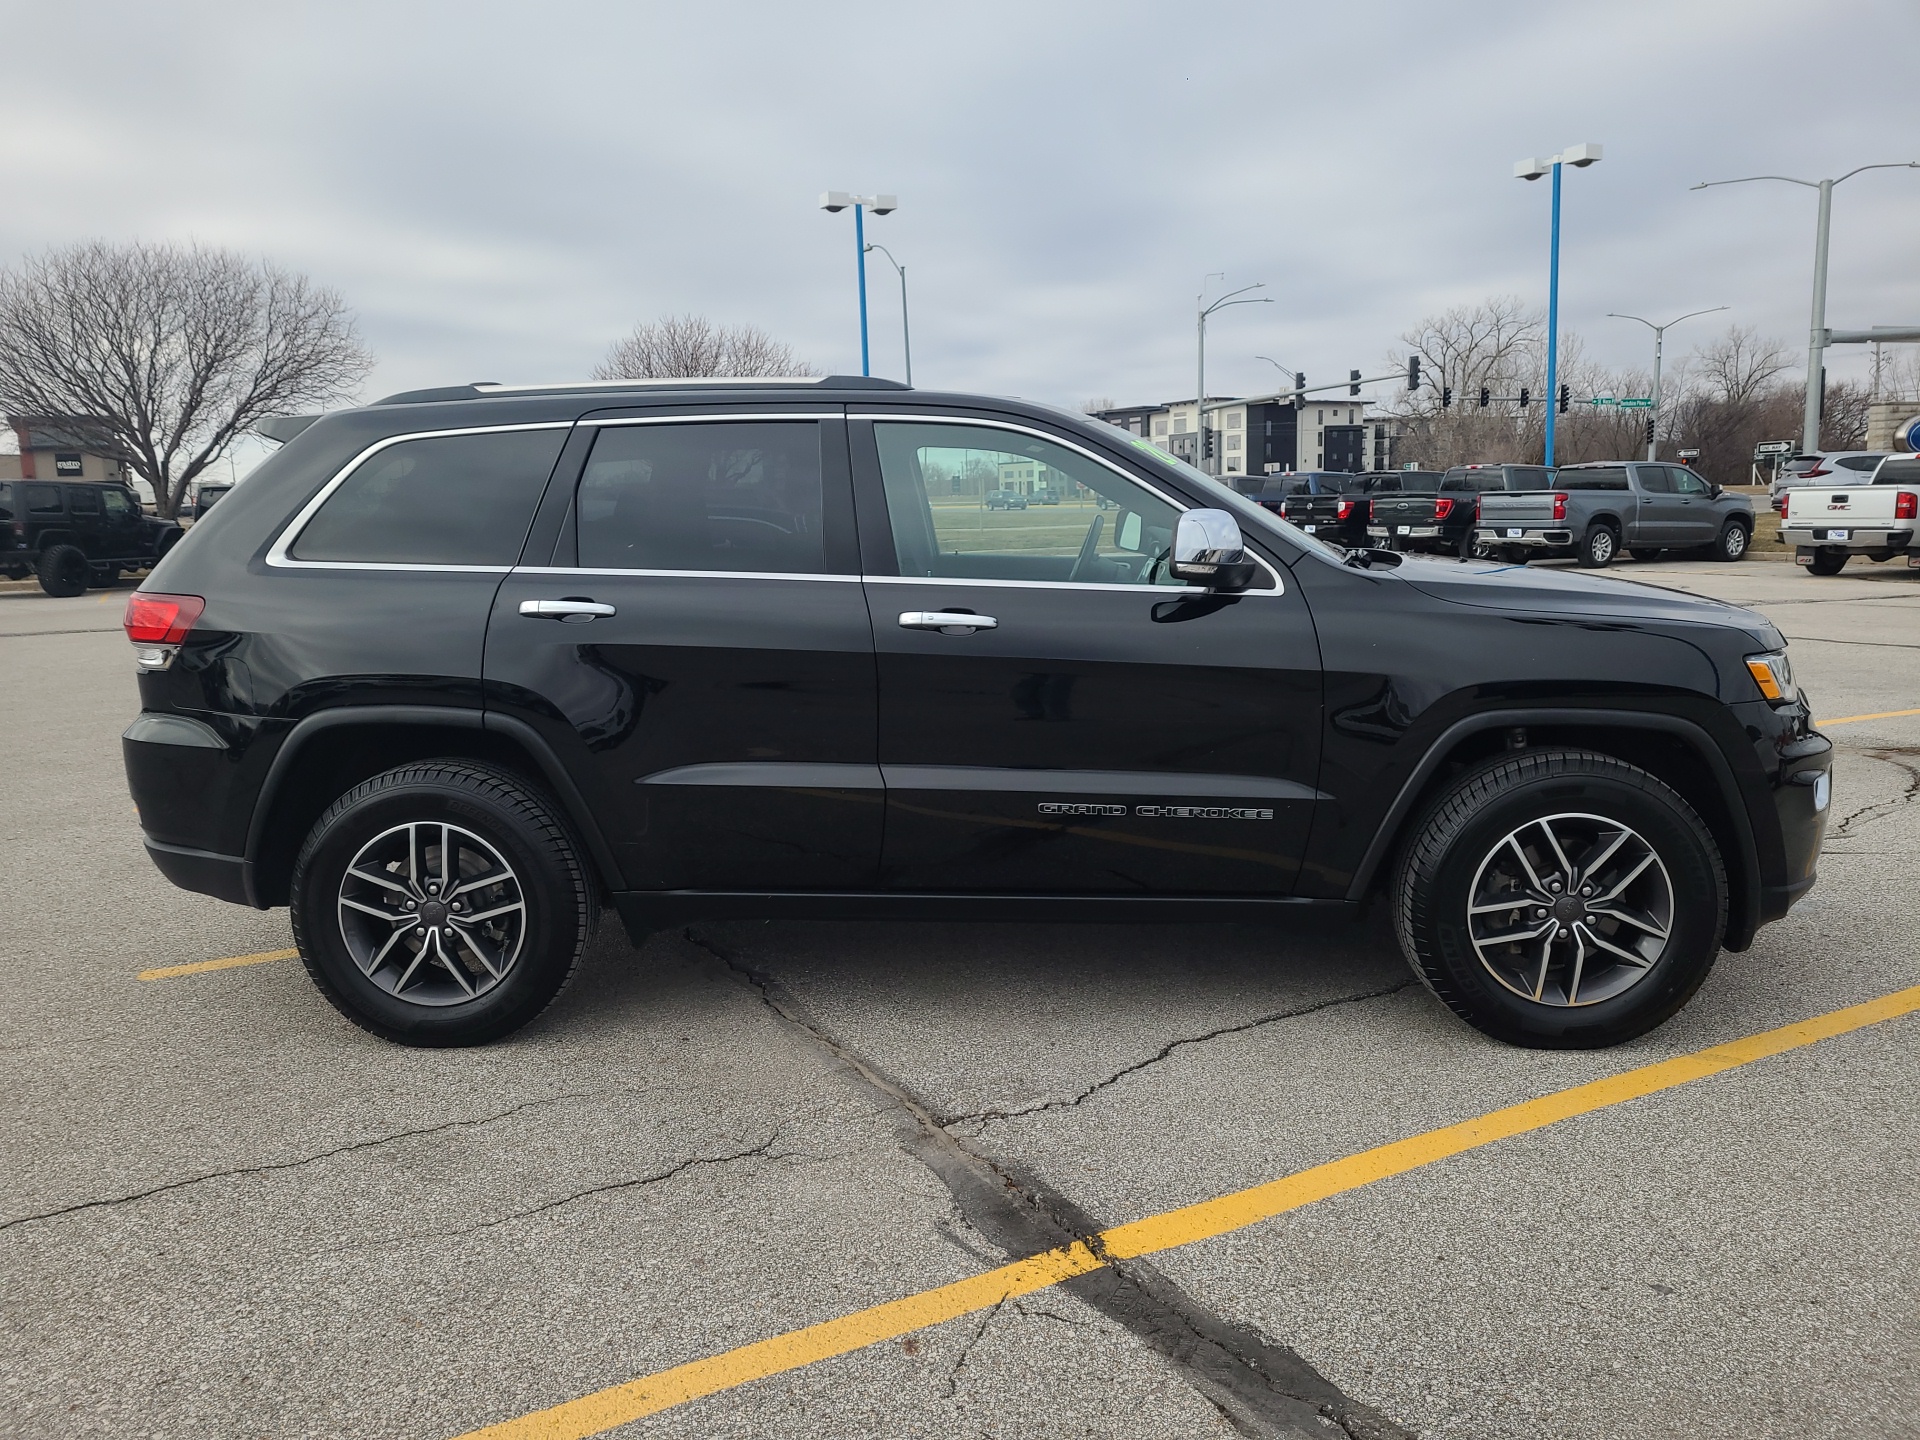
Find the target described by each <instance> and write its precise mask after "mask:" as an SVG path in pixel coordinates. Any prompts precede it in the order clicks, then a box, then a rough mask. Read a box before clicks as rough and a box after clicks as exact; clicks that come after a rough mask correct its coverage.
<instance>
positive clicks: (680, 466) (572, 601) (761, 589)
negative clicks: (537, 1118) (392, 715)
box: [486, 413, 883, 891]
mask: <svg viewBox="0 0 1920 1440" xmlns="http://www.w3.org/2000/svg"><path fill="white" fill-rule="evenodd" d="M582 429H583V430H585V431H588V432H591V439H590V448H589V449H588V450H587V452H586V455H585V461H584V465H583V466H580V467H579V468H577V473H576V475H574V476H569V475H566V474H565V473H563V474H562V475H561V476H560V477H559V481H560V482H561V484H562V485H563V490H562V491H561V492H559V493H557V494H556V495H553V496H550V497H549V498H550V501H553V500H557V501H558V502H559V503H560V504H561V505H563V506H567V507H569V508H568V509H567V519H566V523H565V525H564V527H563V528H562V530H561V531H560V535H559V540H558V543H557V545H556V548H555V552H554V554H553V555H552V556H551V557H550V559H549V560H548V561H547V563H539V564H534V563H528V564H524V565H522V566H521V567H520V568H518V569H516V570H515V571H514V572H513V574H511V575H510V576H508V577H507V580H506V582H505V583H504V584H503V585H502V586H501V587H500V593H499V595H498V596H497V597H496V598H495V601H494V608H493V618H492V622H491V623H490V625H489V626H488V630H487V656H486V692H487V708H488V711H489V713H498V714H501V715H504V716H508V717H512V718H514V719H518V720H520V721H523V722H524V723H526V724H528V725H530V726H532V727H533V728H534V729H535V730H536V731H538V732H539V733H540V734H541V735H542V736H543V737H544V738H545V739H546V741H547V744H548V745H549V746H550V747H551V749H552V750H553V752H554V753H555V754H556V755H557V756H558V757H560V759H561V762H562V763H563V764H564V765H566V767H567V768H568V770H569V771H570V772H571V773H572V774H573V775H574V776H575V777H576V779H577V780H578V781H579V782H580V788H581V790H582V791H583V792H584V793H585V794H586V797H587V801H588V803H589V804H590V805H591V806H593V807H594V809H595V812H596V818H597V819H598V821H599V824H600V826H601V829H602V831H603V833H605V835H606V836H607V839H608V840H609V842H610V843H612V844H613V845H614V846H615V849H616V852H617V855H618V858H619V861H620V867H621V870H622V873H623V875H624V877H625V884H626V886H627V888H629V889H631V890H651V891H663V890H762V891H776V890H787V891H791V890H823V889H826V890H831V889H859V888H870V887H871V886H872V885H873V884H874V881H875V872H876V870H877V868H878V865H879V859H880V827H881V822H882V815H883V803H882V793H881V784H880V774H879V769H878V767H877V765H876V764H875V756H874V673H873V639H872V629H871V626H870V625H869V624H868V621H867V609H866V602H865V599H864V598H863V596H862V593H861V588H860V578H859V569H858V564H857V560H856V558H855V557H856V556H857V553H858V552H857V550H856V548H855V544H854V534H853V506H852V499H851V494H850V491H849V481H848V478H847V465H846V439H845V422H844V421H843V420H842V419H841V417H840V416H839V415H838V414H834V415H818V414H800V413H781V414H774V415H764V414H763V415H745V414H726V413H717V414H708V415H703V416H699V417H691V416H686V415H678V416H667V417H661V416H658V415H622V416H614V417H606V418H601V419H588V420H586V421H583V422H582ZM577 463H578V462H576V464H577ZM528 559H529V561H531V560H532V559H533V557H531V556H530V557H528Z"/></svg>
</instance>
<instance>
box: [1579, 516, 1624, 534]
mask: <svg viewBox="0 0 1920 1440" xmlns="http://www.w3.org/2000/svg"><path fill="white" fill-rule="evenodd" d="M1596 525H1603V526H1605V527H1606V528H1607V529H1609V530H1611V531H1613V533H1614V534H1615V535H1624V534H1625V533H1626V527H1625V526H1624V525H1622V524H1621V523H1620V517H1619V516H1618V515H1615V514H1613V513H1612V512H1611V511H1605V510H1603V511H1601V512H1600V513H1599V514H1598V515H1589V516H1588V517H1587V529H1588V530H1591V529H1593V527H1594V526H1596Z"/></svg>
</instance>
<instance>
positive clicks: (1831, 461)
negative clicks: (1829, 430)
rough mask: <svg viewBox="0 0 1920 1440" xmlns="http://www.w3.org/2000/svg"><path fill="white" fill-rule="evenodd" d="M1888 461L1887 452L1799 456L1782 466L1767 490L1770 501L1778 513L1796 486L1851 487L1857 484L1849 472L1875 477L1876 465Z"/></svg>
mask: <svg viewBox="0 0 1920 1440" xmlns="http://www.w3.org/2000/svg"><path fill="white" fill-rule="evenodd" d="M1886 458H1887V452H1886V451H1884V450H1831V451H1825V452H1822V453H1819V454H1813V455H1795V456H1792V457H1791V458H1789V459H1788V460H1787V462H1786V463H1785V464H1783V465H1782V466H1781V467H1780V471H1779V473H1778V474H1777V475H1776V476H1774V480H1773V484H1772V485H1770V486H1769V487H1768V488H1767V501H1768V503H1769V504H1771V505H1772V506H1773V508H1774V510H1775V511H1776V512H1778V511H1779V509H1780V498H1781V496H1783V495H1785V494H1786V493H1787V491H1789V490H1791V489H1793V488H1794V486H1796V485H1820V484H1827V485H1850V484H1859V483H1864V482H1860V481H1855V480H1854V479H1853V477H1852V476H1851V475H1849V474H1848V473H1847V472H1848V471H1855V472H1858V473H1859V474H1861V475H1871V474H1872V473H1873V468H1874V466H1876V465H1878V464H1879V463H1880V462H1881V461H1882V460H1884V459H1886Z"/></svg>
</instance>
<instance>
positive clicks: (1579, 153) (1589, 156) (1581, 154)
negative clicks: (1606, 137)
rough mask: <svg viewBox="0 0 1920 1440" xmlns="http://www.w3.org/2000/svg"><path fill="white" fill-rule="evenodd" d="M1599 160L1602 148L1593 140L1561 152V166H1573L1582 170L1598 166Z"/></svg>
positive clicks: (1570, 146) (1571, 146)
mask: <svg viewBox="0 0 1920 1440" xmlns="http://www.w3.org/2000/svg"><path fill="white" fill-rule="evenodd" d="M1599 159H1600V147H1599V146H1598V145H1596V144H1594V143H1593V142H1592V141H1591V140H1589V141H1588V142H1587V143H1586V144H1584V145H1569V146H1568V147H1567V148H1566V149H1565V150H1562V151H1561V152H1560V163H1561V164H1563V165H1573V166H1576V167H1578V168H1579V169H1582V170H1584V169H1586V167H1587V166H1589V165H1593V164H1597V163H1598V162H1599Z"/></svg>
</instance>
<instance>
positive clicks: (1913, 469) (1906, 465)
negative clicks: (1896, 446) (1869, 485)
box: [1873, 458, 1920, 485]
mask: <svg viewBox="0 0 1920 1440" xmlns="http://www.w3.org/2000/svg"><path fill="white" fill-rule="evenodd" d="M1873 483H1874V484H1876V485H1920V458H1915V459H1912V460H1900V459H1896V460H1886V461H1883V462H1881V465H1880V468H1879V469H1878V470H1877V471H1875V472H1874V476H1873Z"/></svg>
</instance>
